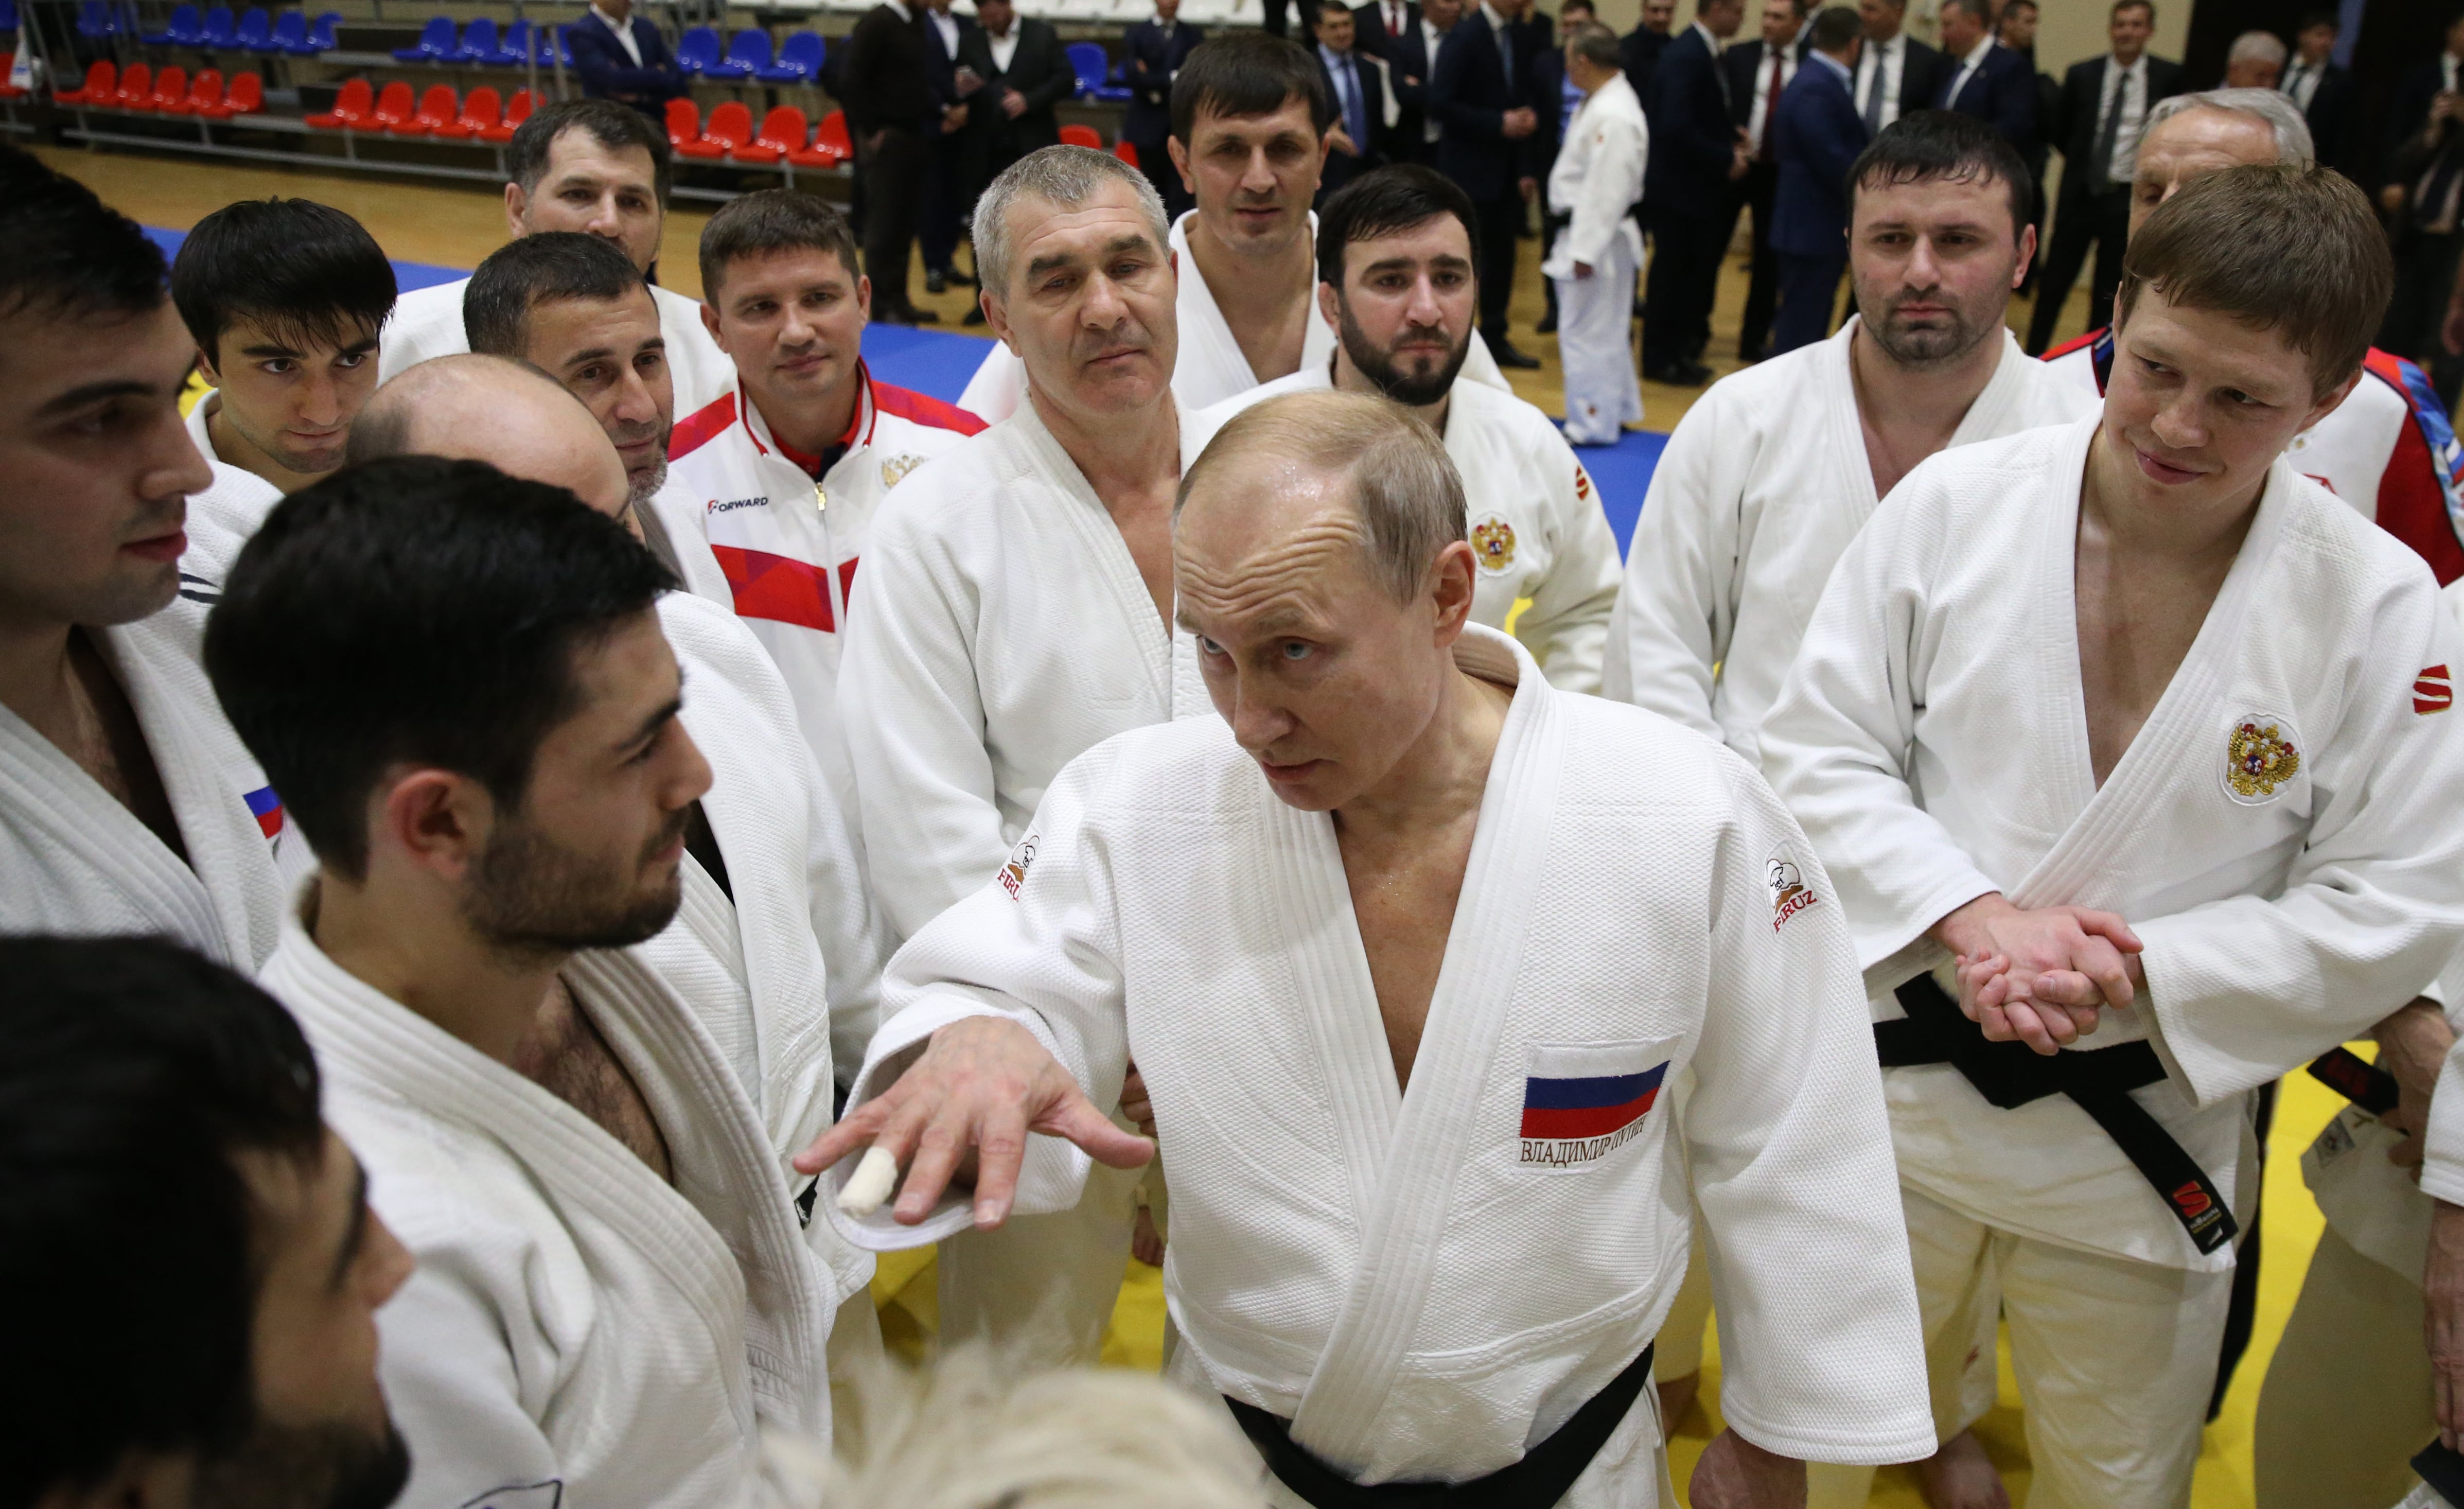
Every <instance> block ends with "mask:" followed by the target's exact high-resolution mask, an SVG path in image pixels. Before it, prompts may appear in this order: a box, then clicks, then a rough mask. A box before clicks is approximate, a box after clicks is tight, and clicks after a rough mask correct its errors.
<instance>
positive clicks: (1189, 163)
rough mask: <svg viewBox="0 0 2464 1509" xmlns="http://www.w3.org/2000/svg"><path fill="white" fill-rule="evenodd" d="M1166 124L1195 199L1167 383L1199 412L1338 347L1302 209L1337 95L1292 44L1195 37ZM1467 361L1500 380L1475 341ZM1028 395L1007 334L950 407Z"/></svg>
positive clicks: (1249, 37) (1178, 239)
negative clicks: (1320, 297)
mask: <svg viewBox="0 0 2464 1509" xmlns="http://www.w3.org/2000/svg"><path fill="white" fill-rule="evenodd" d="M1172 119H1173V127H1172V139H1171V142H1170V147H1171V152H1172V165H1173V166H1172V170H1173V171H1175V172H1177V173H1178V174H1180V175H1181V181H1182V182H1184V183H1186V184H1187V185H1188V186H1189V191H1190V193H1191V194H1192V195H1193V196H1194V197H1195V198H1196V199H1197V201H1198V208H1197V209H1195V210H1192V211H1188V212H1187V213H1185V214H1183V215H1182V216H1181V217H1180V219H1179V220H1178V221H1177V222H1176V223H1175V224H1174V226H1173V228H1172V239H1171V250H1172V255H1173V261H1174V264H1175V267H1176V269H1177V273H1178V275H1179V279H1180V281H1179V285H1178V293H1177V304H1178V311H1177V324H1178V326H1179V329H1180V356H1179V360H1178V363H1177V366H1175V367H1174V369H1173V374H1172V386H1173V391H1174V392H1175V393H1176V394H1177V395H1178V397H1179V399H1180V408H1181V411H1182V412H1184V413H1195V412H1197V411H1199V410H1200V409H1204V408H1206V407H1207V406H1208V405H1210V404H1220V403H1221V402H1222V401H1223V400H1225V399H1227V398H1229V397H1231V396H1232V395H1233V394H1235V393H1241V392H1246V391H1247V390H1248V389H1250V388H1255V387H1257V386H1258V385H1259V384H1261V383H1270V382H1273V381H1274V380H1275V379H1276V378H1278V377H1283V376H1286V375H1288V374H1289V373H1292V372H1297V371H1303V370H1306V369H1307V368H1309V367H1312V366H1318V365H1319V364H1321V363H1323V362H1324V361H1325V360H1326V358H1327V353H1328V352H1330V351H1331V350H1332V349H1333V348H1334V334H1335V333H1334V327H1333V325H1332V324H1331V323H1329V322H1328V321H1327V318H1326V316H1325V315H1324V314H1323V313H1322V312H1321V311H1320V310H1319V308H1318V303H1317V254H1316V249H1315V245H1314V242H1315V239H1316V234H1317V216H1316V215H1315V214H1313V213H1311V212H1310V210H1309V206H1310V204H1311V203H1312V202H1313V201H1314V200H1315V199H1316V198H1317V189H1318V174H1319V172H1320V170H1321V169H1323V168H1324V167H1325V166H1326V154H1327V151H1328V147H1327V144H1326V133H1327V129H1328V127H1330V126H1331V125H1332V124H1333V123H1334V102H1333V100H1330V99H1329V98H1328V97H1327V95H1326V88H1325V76H1324V74H1323V73H1322V72H1321V71H1320V69H1319V67H1318V61H1317V58H1316V56H1315V55H1313V54H1311V53H1309V52H1308V51H1307V50H1305V49H1303V48H1302V47H1301V46H1300V45H1299V44H1298V43H1295V42H1290V41H1287V40H1285V39H1284V38H1282V37H1279V36H1269V35H1267V34H1265V33H1263V32H1230V33H1223V34H1221V35H1218V36H1214V37H1210V38H1208V39H1207V40H1206V41H1204V42H1201V43H1199V46H1198V48H1197V49H1196V50H1195V51H1194V52H1192V53H1191V54H1190V55H1189V59H1188V61H1187V62H1184V63H1183V64H1181V66H1180V72H1179V73H1177V74H1176V75H1174V76H1173V81H1172ZM1465 367H1466V370H1467V372H1468V375H1470V376H1471V377H1472V378H1473V380H1475V381H1477V382H1484V383H1487V384H1489V385H1490V386H1491V387H1494V388H1506V386H1507V385H1506V374H1505V373H1503V372H1501V371H1499V370H1498V369H1497V361H1496V358H1494V357H1493V356H1491V355H1490V354H1489V350H1488V347H1487V346H1486V345H1485V344H1482V343H1481V342H1480V340H1479V338H1478V337H1476V336H1475V337H1474V338H1473V341H1472V355H1471V358H1470V360H1469V361H1468V362H1467V363H1466V364H1465ZM1509 390H1510V389H1509ZM1025 391H1026V372H1025V367H1024V365H1023V360H1022V357H1021V355H1020V353H1019V352H1017V351H1014V350H1012V349H1010V347H1009V346H1008V344H1006V343H1004V344H1001V345H996V346H994V347H993V348H992V350H991V351H990V352H988V353H987V354H986V355H985V357H984V361H983V365H982V366H979V367H978V368H977V369H976V375H975V376H974V378H973V379H971V380H970V381H969V382H968V384H967V390H966V391H965V392H963V393H960V394H959V395H958V407H959V408H961V409H964V410H966V411H968V412H970V413H974V414H979V415H981V416H982V417H983V418H985V419H987V420H993V419H1006V418H1008V417H1009V416H1010V414H1011V413H1012V412H1014V411H1016V410H1017V409H1018V406H1019V404H1020V402H1021V400H1022V398H1023V395H1024V393H1025Z"/></svg>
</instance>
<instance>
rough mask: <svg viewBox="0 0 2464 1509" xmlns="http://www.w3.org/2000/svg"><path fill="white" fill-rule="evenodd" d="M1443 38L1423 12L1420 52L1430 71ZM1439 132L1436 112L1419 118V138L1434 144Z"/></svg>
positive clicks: (1425, 81) (1423, 80) (1432, 111)
mask: <svg viewBox="0 0 2464 1509" xmlns="http://www.w3.org/2000/svg"><path fill="white" fill-rule="evenodd" d="M1445 40H1446V33H1443V32H1441V31H1439V30H1438V29H1437V27H1436V25H1435V24H1434V23H1432V22H1431V21H1430V20H1429V18H1428V16H1427V15H1426V14H1423V15H1422V16H1421V17H1420V52H1421V54H1422V55H1424V56H1426V57H1427V58H1428V60H1429V67H1430V69H1431V70H1432V71H1435V70H1436V68H1437V66H1438V49H1439V48H1441V47H1442V46H1444V45H1445ZM1420 82H1422V83H1424V84H1425V83H1427V82H1428V80H1427V79H1425V78H1423V79H1421V80H1420ZM1440 135H1441V132H1440V129H1439V126H1438V113H1437V112H1436V111H1434V110H1431V111H1429V112H1427V113H1426V115H1425V116H1423V118H1422V120H1421V123H1420V140H1421V141H1423V142H1426V143H1428V144H1431V145H1433V146H1434V145H1435V144H1437V140H1438V137H1439V136H1440Z"/></svg>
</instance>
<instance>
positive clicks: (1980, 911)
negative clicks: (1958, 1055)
mask: <svg viewBox="0 0 2464 1509" xmlns="http://www.w3.org/2000/svg"><path fill="white" fill-rule="evenodd" d="M1933 934H1934V937H1935V938H1936V939H1938V940H1939V941H1940V942H1941V943H1943V944H1944V945H1945V946H1947V947H1948V948H1949V949H1950V950H1951V952H1952V954H1953V955H1954V956H1956V958H1957V961H1958V965H1959V1009H1960V1010H1962V1011H1963V1012H1965V1013H1967V1015H1968V1019H1969V1021H1971V1022H1974V1023H1976V1024H1977V1026H1979V1027H1980V1028H1982V1029H1984V1032H1985V1037H1986V1040H1987V1041H1989V1042H1996V1043H2007V1042H2022V1043H2026V1044H2027V1045H2028V1046H2029V1047H2030V1048H2032V1049H2035V1051H2036V1052H2037V1053H2040V1054H2054V1053H2058V1052H2060V1051H2061V1050H2062V1049H2063V1048H2064V1047H2067V1046H2068V1045H2070V1044H2072V1043H2075V1042H2077V1041H2079V1038H2080V1037H2081V1036H2083V1035H2084V1034H2086V1033H2088V1032H2095V1031H2096V1027H2097V1022H2098V1015H2097V1013H2098V1012H2100V1011H2101V1010H2108V1009H2111V1010H2120V1009H2121V1008H2123V1007H2125V1006H2128V1005H2130V1004H2131V1002H2132V1001H2134V1000H2135V999H2137V996H2138V992H2139V991H2140V990H2142V989H2145V988H2146V985H2147V977H2146V974H2145V972H2144V971H2143V970H2142V969H2141V968H2140V965H2139V951H2140V949H2141V947H2142V946H2143V945H2142V944H2141V943H2140V942H2139V936H2138V935H2137V934H2136V933H2133V932H2132V931H2131V930H2130V924H2129V923H2127V922H2125V921H2123V920H2122V918H2121V917H2120V916H2118V915H2117V914H2115V913H2112V912H2099V911H2095V910H2092V909H2090V908H2088V907H2084V906H2045V907H2035V908H2029V909H2022V908H2020V907H2016V906H2013V905H2012V904H2011V903H2010V901H2008V900H2006V899H2004V898H2003V897H2002V896H2001V895H2000V893H1998V892H1996V893H1992V894H1989V895H1986V896H1981V897H1978V898H1977V899H1975V900H1973V901H1970V902H1969V903H1968V904H1967V905H1965V906H1962V907H1960V908H1959V909H1958V910H1957V911H1954V912H1952V913H1951V914H1949V915H1948V916H1947V917H1945V918H1944V919H1943V920H1942V921H1939V922H1937V923H1935V924H1934V927H1933Z"/></svg>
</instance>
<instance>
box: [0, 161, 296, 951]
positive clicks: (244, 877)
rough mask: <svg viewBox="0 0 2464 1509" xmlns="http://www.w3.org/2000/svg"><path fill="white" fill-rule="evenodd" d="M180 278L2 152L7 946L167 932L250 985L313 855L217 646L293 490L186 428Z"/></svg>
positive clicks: (142, 242) (76, 190)
mask: <svg viewBox="0 0 2464 1509" xmlns="http://www.w3.org/2000/svg"><path fill="white" fill-rule="evenodd" d="M164 272H165V269H164V265H163V254H162V253H161V252H159V251H157V250H156V249H155V247H154V244H153V243H152V242H151V241H149V240H147V239H146V238H145V233H144V232H143V231H142V230H141V229H139V228H138V227H137V226H136V225H135V224H134V223H133V222H131V221H129V220H128V219H126V218H125V217H123V216H121V215H119V214H116V213H114V212H113V211H110V210H107V209H105V208H104V207H103V206H102V204H101V203H100V202H99V200H97V199H96V198H95V197H94V195H93V193H92V192H91V191H89V190H88V189H85V188H84V187H83V186H82V185H79V184H77V183H76V182H74V181H72V180H70V179H67V178H63V177H60V176H59V175H57V174H55V173H53V172H52V171H51V170H50V169H49V168H47V167H45V166H42V165H41V164H40V163H37V162H36V161H34V160H33V158H32V157H29V156H27V155H26V154H24V153H22V152H20V151H18V150H17V149H15V148H14V147H5V146H0V476H6V477H9V478H10V487H9V490H8V492H7V493H6V495H5V499H0V624H5V628H0V771H5V772H6V777H7V779H6V781H5V783H0V786H5V789H6V791H7V792H8V794H7V795H5V796H0V932H55V933H78V934H85V933H150V934H157V935H161V936H165V937H169V938H172V939H175V940H177V941H178V942H180V943H185V944H187V946H188V947H190V948H193V949H195V950H196V951H198V952H199V953H201V954H204V955H205V956H206V957H208V958H209V959H213V960H216V961H218V962H220V963H223V964H227V965H231V966H232V967H233V968H237V969H242V970H249V969H253V968H255V967H256V966H257V965H258V964H259V963H261V962H262V961H263V960H264V958H265V956H266V955H267V954H269V953H271V952H273V950H274V944H275V937H276V935H277V933H278V932H279V930H280V926H281V916H282V906H283V898H284V896H285V894H286V892H287V891H288V889H289V886H290V882H291V878H292V877H294V876H296V874H297V873H298V871H299V870H300V869H301V868H303V867H304V865H305V863H306V851H305V848H304V847H303V846H302V845H301V844H300V843H299V842H298V841H297V839H295V838H291V837H290V836H289V835H288V834H287V832H286V827H285V824H284V821H283V809H282V803H281V801H280V799H279V798H277V797H276V796H275V792H274V788H273V787H272V786H271V784H270V783H268V782H267V781H266V779H265V777H264V775H263V774H262V773H261V772H259V771H258V770H257V768H256V766H255V763H254V762H253V761H252V760H251V759H250V758H249V756H248V751H247V750H246V749H245V748H243V747H241V745H240V743H239V740H238V738H237V737H236V736H235V735H233V734H232V732H231V726H230V725H229V724H228V723H226V722H225V721H223V715H222V710H221V709H220V708H219V707H217V706H216V705H215V702H214V698H213V693H212V691H211V689H210V688H209V687H208V686H207V685H206V683H205V677H203V676H202V675H201V674H200V673H199V670H198V667H197V637H198V635H199V634H200V633H201V632H203V629H204V625H205V618H206V610H207V609H208V608H209V606H211V605H212V603H213V601H214V598H215V596H216V594H217V593H218V592H219V590H220V583H221V581H222V575H223V570H224V567H225V566H227V565H228V564H229V562H230V558H231V554H232V553H234V552H236V550H237V548H238V545H239V543H240V541H241V540H243V539H245V538H246V536H247V533H248V531H250V530H252V529H253V528H254V527H255V524H256V521H257V519H258V518H259V517H261V516H262V514H263V513H264V511H265V509H266V508H268V507H270V506H272V504H273V503H275V501H277V500H278V495H277V494H275V492H274V490H273V488H272V487H271V486H269V485H267V484H266V483H264V482H263V481H261V480H260V479H259V478H257V477H253V476H250V475H249V474H247V473H244V472H240V471H238V470H237V469H235V468H220V467H218V466H217V465H216V464H214V463H209V462H208V461H207V460H206V459H205V458H204V457H203V456H201V455H198V453H197V448H196V445H195V444H194V442H192V441H191V440H190V439H189V437H188V432H187V429H186V427H185V426H183V424H182V423H181V419H180V409H179V396H180V389H181V388H182V385H183V384H184V383H185V382H186V381H187V375H188V371H189V369H190V367H191V366H194V365H195V362H196V358H197V343H196V339H195V338H194V337H193V336H191V335H190V334H189V333H188V331H187V329H186V328H185V327H184V326H183V325H182V324H181V322H180V316H179V312H178V311H177V310H176V309H175V308H173V307H172V303H171V300H169V299H168V298H166V297H165V293H164V288H163V279H164ZM234 477H235V478H237V479H238V485H237V486H236V487H233V486H227V485H226V484H227V481H228V479H229V478H234Z"/></svg>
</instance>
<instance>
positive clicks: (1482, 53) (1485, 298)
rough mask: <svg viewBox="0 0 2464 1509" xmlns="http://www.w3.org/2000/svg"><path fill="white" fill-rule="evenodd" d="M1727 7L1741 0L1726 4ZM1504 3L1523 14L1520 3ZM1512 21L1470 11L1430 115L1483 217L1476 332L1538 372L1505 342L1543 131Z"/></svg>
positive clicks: (1442, 71) (1450, 46)
mask: <svg viewBox="0 0 2464 1509" xmlns="http://www.w3.org/2000/svg"><path fill="white" fill-rule="evenodd" d="M1726 3H1727V4H1729V5H1737V4H1741V3H1742V0H1726ZM1507 5H1511V6H1513V7H1514V8H1515V11H1516V12H1517V13H1519V12H1520V10H1521V6H1520V3H1519V0H1507ZM1522 41H1523V38H1522V36H1521V35H1520V28H1519V27H1517V26H1516V24H1515V16H1514V15H1510V14H1508V13H1507V10H1506V7H1503V6H1500V5H1497V4H1495V3H1494V0H1483V3H1482V5H1481V6H1480V7H1479V9H1477V10H1467V11H1464V13H1463V19H1462V20H1461V21H1459V22H1457V23H1456V24H1455V29H1454V30H1453V31H1451V32H1448V33H1446V39H1445V42H1444V44H1443V45H1442V46H1441V47H1440V48H1439V49H1438V61H1437V67H1436V71H1435V73H1434V74H1433V75H1432V76H1431V78H1430V79H1429V111H1430V113H1431V114H1433V115H1435V116H1436V117H1437V118H1438V123H1439V128H1440V136H1439V140H1438V158H1437V167H1438V171H1440V172H1441V173H1443V174H1445V175H1446V176H1447V177H1448V178H1451V179H1453V180H1454V181H1455V182H1456V183H1458V184H1461V185H1462V186H1463V191H1464V192H1465V193H1467V194H1469V195H1471V199H1472V204H1473V205H1474V206H1475V207H1476V208H1477V209H1478V210H1479V211H1480V255H1481V268H1480V333H1481V336H1482V338H1483V339H1484V340H1485V341H1486V342H1487V343H1488V349H1489V354H1490V355H1492V356H1494V357H1496V358H1497V365H1498V366H1512V367H1526V368H1529V367H1536V366H1539V365H1540V363H1539V359H1538V358H1536V357H1530V356H1526V355H1525V354H1524V353H1523V352H1521V351H1518V350H1516V349H1515V348H1514V344H1513V343H1511V342H1510V341H1508V340H1507V338H1506V336H1507V301H1508V300H1510V299H1511V298H1512V297H1513V294H1514V252H1515V244H1516V243H1515V233H1516V231H1517V229H1518V228H1519V227H1520V226H1521V225H1522V223H1523V221H1524V197H1523V187H1522V186H1523V181H1524V180H1525V179H1527V178H1530V177H1532V164H1531V162H1530V157H1529V150H1530V148H1529V144H1530V139H1531V136H1532V133H1534V132H1535V131H1537V130H1538V129H1539V128H1540V115H1539V112H1538V111H1537V110H1536V109H1534V108H1533V107H1532V104H1531V100H1530V90H1529V80H1530V69H1529V61H1530V60H1529V58H1528V57H1526V56H1524V55H1522V54H1521V53H1520V52H1519V51H1518V48H1519V47H1520V45H1521V43H1522Z"/></svg>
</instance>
